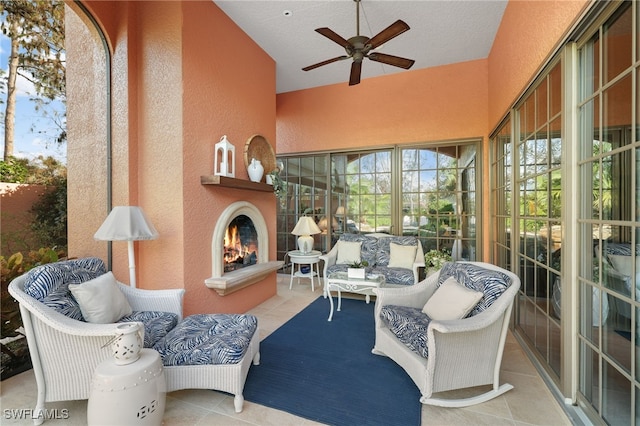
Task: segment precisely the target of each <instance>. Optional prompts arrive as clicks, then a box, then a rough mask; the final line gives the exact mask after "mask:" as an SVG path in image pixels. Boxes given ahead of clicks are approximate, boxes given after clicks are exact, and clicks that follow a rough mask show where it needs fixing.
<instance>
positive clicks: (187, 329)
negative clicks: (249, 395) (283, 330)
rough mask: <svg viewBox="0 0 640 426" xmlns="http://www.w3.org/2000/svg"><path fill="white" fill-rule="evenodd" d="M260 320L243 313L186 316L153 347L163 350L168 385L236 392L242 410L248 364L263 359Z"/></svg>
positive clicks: (171, 387)
mask: <svg viewBox="0 0 640 426" xmlns="http://www.w3.org/2000/svg"><path fill="white" fill-rule="evenodd" d="M257 330H258V319H257V318H256V317H255V316H253V315H242V314H197V315H191V316H188V317H186V318H184V319H183V320H182V321H180V322H179V323H178V325H177V326H176V327H175V328H174V329H173V330H171V331H170V332H169V333H168V334H167V335H166V336H165V337H164V338H163V339H161V340H160V341H159V342H158V343H157V344H156V345H155V346H154V347H153V348H154V349H155V350H156V351H158V352H159V353H160V357H161V358H162V364H163V365H164V372H165V377H166V380H167V387H168V388H169V389H172V390H178V389H215V390H219V391H223V392H228V393H231V394H233V395H234V407H235V411H236V413H239V412H241V411H242V404H243V402H244V397H243V396H242V391H243V389H244V383H245V381H246V379H247V373H248V372H249V367H250V366H251V362H252V361H253V364H254V365H258V364H259V362H260V352H259V347H260V340H259V339H260V337H259V334H260V333H258V332H257Z"/></svg>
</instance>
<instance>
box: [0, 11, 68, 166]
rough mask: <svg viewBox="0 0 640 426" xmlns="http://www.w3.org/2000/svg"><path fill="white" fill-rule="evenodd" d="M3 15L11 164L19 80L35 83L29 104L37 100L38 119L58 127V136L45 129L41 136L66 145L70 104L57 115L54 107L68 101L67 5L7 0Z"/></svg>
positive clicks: (0, 87)
mask: <svg viewBox="0 0 640 426" xmlns="http://www.w3.org/2000/svg"><path fill="white" fill-rule="evenodd" d="M0 15H1V16H2V20H0V29H1V30H2V32H3V34H4V35H6V36H7V37H8V38H9V39H10V50H9V58H8V67H7V72H6V73H5V72H3V73H2V74H0V80H1V81H0V90H1V91H2V92H6V94H7V96H6V103H4V114H3V116H4V118H5V133H4V138H5V139H4V148H5V149H4V156H5V158H4V159H5V160H7V159H8V157H9V156H11V155H13V145H14V140H13V139H14V129H15V119H16V96H17V90H16V81H17V77H18V76H20V77H21V78H23V79H25V80H27V81H29V82H30V83H32V84H33V87H34V88H35V92H36V93H30V95H31V98H30V101H32V102H35V109H36V111H38V113H39V117H40V118H45V119H47V120H49V121H50V122H51V123H53V125H54V129H55V130H54V131H55V132H56V134H55V135H51V134H50V133H51V131H50V130H47V131H43V132H40V133H41V135H40V136H41V137H42V138H43V139H45V140H52V141H53V142H55V143H62V142H65V141H66V137H67V134H66V120H65V116H66V106H65V107H64V110H63V111H56V110H55V107H54V105H56V104H54V103H52V102H53V101H54V100H57V101H60V102H61V103H62V105H65V103H66V65H65V50H64V43H65V32H64V2H63V1H59V0H54V1H39V0H4V1H2V2H0ZM32 124H33V123H32Z"/></svg>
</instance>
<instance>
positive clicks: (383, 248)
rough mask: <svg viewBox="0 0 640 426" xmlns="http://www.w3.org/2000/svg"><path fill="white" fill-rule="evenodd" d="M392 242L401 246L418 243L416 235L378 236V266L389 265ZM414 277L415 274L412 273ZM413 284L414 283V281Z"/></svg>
mask: <svg viewBox="0 0 640 426" xmlns="http://www.w3.org/2000/svg"><path fill="white" fill-rule="evenodd" d="M391 243H396V244H398V245H401V246H415V245H417V244H418V243H417V240H416V237H380V238H378V251H377V252H376V266H388V265H389V260H390V259H391ZM412 278H413V275H412ZM412 284H413V283H412Z"/></svg>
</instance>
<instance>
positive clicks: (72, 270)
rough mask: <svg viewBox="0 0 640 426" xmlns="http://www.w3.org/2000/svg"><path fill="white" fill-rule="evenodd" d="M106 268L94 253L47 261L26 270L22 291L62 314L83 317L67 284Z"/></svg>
mask: <svg viewBox="0 0 640 426" xmlns="http://www.w3.org/2000/svg"><path fill="white" fill-rule="evenodd" d="M106 272H107V270H106V268H105V266H104V262H103V261H102V260H101V259H98V258H97V257H87V258H84V259H74V260H65V261H62V262H56V263H48V264H46V265H41V266H38V267H36V268H33V269H32V270H30V271H29V272H28V273H27V277H26V280H25V284H24V291H25V293H27V294H28V295H29V296H31V297H33V298H35V299H37V300H39V301H41V302H42V303H43V304H44V305H46V306H48V307H50V308H52V309H55V310H56V311H57V312H60V313H61V314H63V315H66V316H68V317H69V318H73V319H76V320H78V321H84V317H83V316H82V312H81V311H80V305H78V302H76V299H74V298H73V296H72V295H71V290H69V284H80V283H83V282H85V281H89V280H92V279H94V278H96V277H98V276H100V275H102V274H105V273H106Z"/></svg>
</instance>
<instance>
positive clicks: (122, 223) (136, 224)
mask: <svg viewBox="0 0 640 426" xmlns="http://www.w3.org/2000/svg"><path fill="white" fill-rule="evenodd" d="M93 238H95V239H96V240H102V241H137V240H154V239H156V238H158V231H156V228H154V227H153V225H152V224H151V222H150V221H149V219H147V216H146V215H145V214H144V212H143V211H142V209H141V208H140V207H137V206H117V207H114V208H113V210H111V212H110V213H109V215H108V216H107V218H106V219H105V221H104V223H103V224H102V225H101V226H100V228H99V229H98V231H97V232H96V233H95V234H94V236H93Z"/></svg>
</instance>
